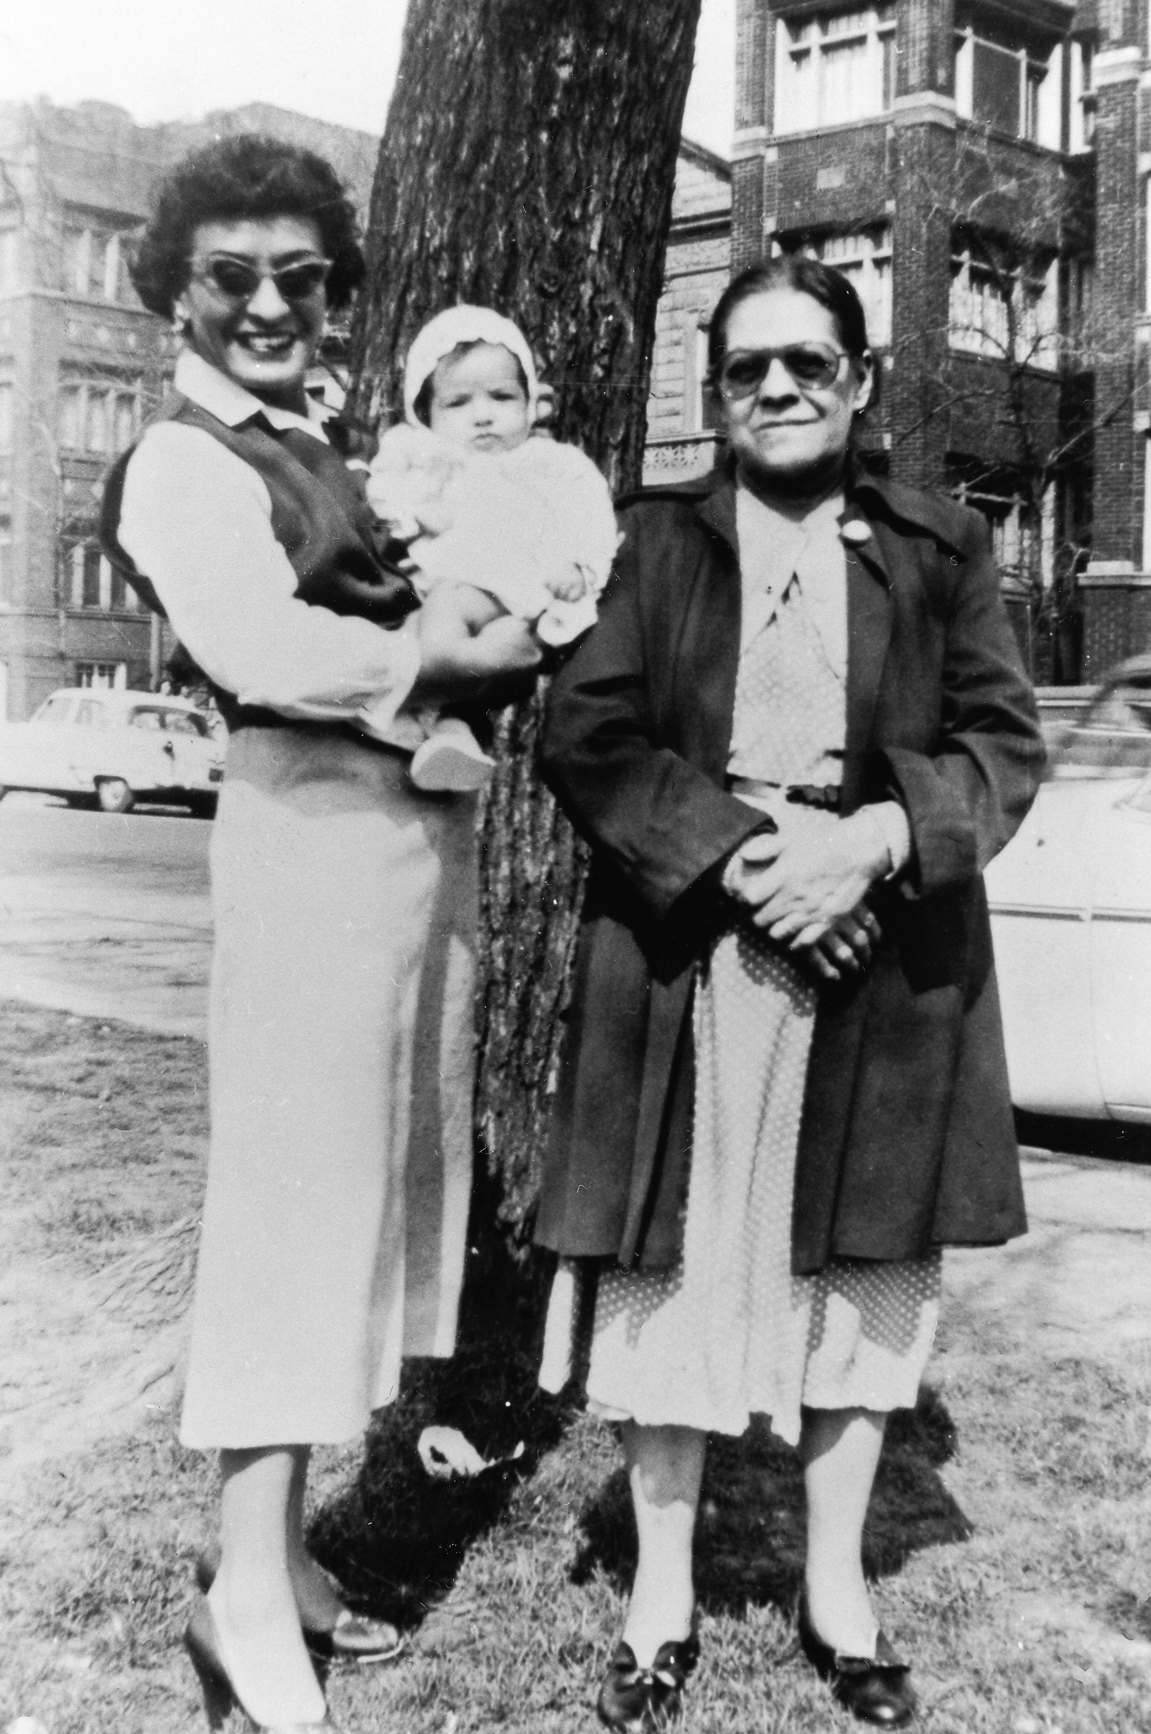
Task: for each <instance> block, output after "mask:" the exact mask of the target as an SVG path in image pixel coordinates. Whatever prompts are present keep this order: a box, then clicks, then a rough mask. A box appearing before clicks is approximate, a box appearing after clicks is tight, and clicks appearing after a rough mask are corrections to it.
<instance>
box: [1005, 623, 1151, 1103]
mask: <svg viewBox="0 0 1151 1734" xmlns="http://www.w3.org/2000/svg"><path fill="white" fill-rule="evenodd" d="M1049 744H1050V750H1051V759H1050V763H1049V766H1048V773H1047V779H1046V781H1045V782H1044V783H1043V785H1042V787H1041V788H1040V790H1039V797H1038V799H1037V800H1036V803H1035V805H1034V807H1033V808H1032V810H1031V812H1030V813H1029V814H1028V816H1027V818H1026V820H1025V821H1024V823H1023V825H1022V826H1021V827H1020V829H1019V832H1018V834H1017V835H1016V836H1015V837H1014V838H1013V839H1012V841H1011V842H1010V843H1009V844H1008V846H1007V848H1006V849H1005V850H1004V851H1003V853H1002V854H1001V855H1000V856H999V857H998V858H997V859H996V860H995V861H993V862H992V864H991V866H990V868H989V869H988V872H987V890H988V897H989V900H990V904H991V929H992V934H993V937H994V943H995V959H996V967H997V970H998V975H999V989H1000V995H1001V998H1002V1002H1003V1022H1004V1030H1005V1034H1006V1039H1007V1065H1008V1070H1009V1072H1010V1075H1011V1094H1012V1099H1013V1101H1014V1102H1015V1105H1016V1106H1017V1107H1019V1108H1027V1109H1030V1110H1031V1111H1033V1112H1036V1113H1047V1114H1065V1115H1069V1116H1077V1117H1081V1118H1085V1119H1104V1118H1111V1119H1116V1120H1128V1121H1142V1122H1147V1123H1151V657H1138V658H1135V659H1133V660H1132V661H1130V662H1126V663H1123V664H1121V665H1120V666H1119V668H1117V669H1116V670H1115V671H1114V672H1113V673H1112V674H1111V675H1110V676H1109V677H1108V679H1107V680H1106V681H1105V682H1104V683H1103V685H1102V686H1101V687H1100V688H1099V689H1098V691H1097V692H1096V693H1095V695H1094V697H1093V698H1091V700H1090V701H1089V702H1088V703H1087V705H1086V707H1085V708H1084V709H1083V710H1082V711H1081V712H1080V713H1079V714H1078V715H1075V716H1073V717H1072V718H1071V719H1070V720H1066V721H1064V722H1063V723H1062V725H1061V726H1060V727H1059V728H1058V729H1057V730H1052V731H1051V737H1050V741H1049Z"/></svg>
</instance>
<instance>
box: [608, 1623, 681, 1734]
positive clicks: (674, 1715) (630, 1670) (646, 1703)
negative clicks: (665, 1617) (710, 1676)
mask: <svg viewBox="0 0 1151 1734" xmlns="http://www.w3.org/2000/svg"><path fill="white" fill-rule="evenodd" d="M698 1661H699V1639H698V1637H697V1636H696V1633H695V1630H694V1628H693V1630H692V1631H691V1633H690V1635H689V1636H688V1637H686V1638H681V1639H680V1640H679V1642H678V1643H673V1644H661V1645H660V1647H659V1649H658V1650H657V1651H656V1653H655V1660H654V1661H653V1662H652V1665H651V1667H650V1668H641V1667H640V1666H639V1663H638V1662H637V1661H636V1659H635V1652H634V1650H633V1649H632V1647H631V1645H630V1644H625V1643H624V1642H623V1640H622V1639H621V1640H620V1642H619V1643H618V1644H617V1645H616V1649H615V1654H614V1655H613V1657H612V1659H611V1661H610V1662H609V1663H608V1670H607V1673H606V1674H605V1675H604V1678H603V1685H602V1686H601V1687H600V1689H599V1698H598V1699H597V1701H596V1712H597V1714H598V1716H599V1719H600V1721H601V1722H602V1723H603V1724H604V1725H605V1727H608V1728H619V1729H622V1730H623V1734H661V1730H663V1729H664V1728H667V1727H668V1726H669V1724H670V1723H672V1722H675V1721H678V1719H679V1717H680V1715H681V1714H682V1711H683V1703H682V1695H683V1689H684V1686H685V1685H686V1684H687V1679H688V1676H689V1674H691V1673H692V1671H693V1670H694V1668H695V1665H696V1663H697V1662H698Z"/></svg>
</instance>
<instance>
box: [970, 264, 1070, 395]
mask: <svg viewBox="0 0 1151 1734" xmlns="http://www.w3.org/2000/svg"><path fill="white" fill-rule="evenodd" d="M950 342H951V347H952V349H965V350H967V351H968V353H969V354H972V355H985V356H989V357H990V358H992V359H993V360H997V361H1007V362H1010V363H1011V364H1012V365H1013V366H1016V367H1036V368H1043V369H1055V368H1057V367H1058V365H1059V268H1058V262H1057V260H1056V259H1055V258H1054V257H1053V256H1051V255H1047V256H1046V257H1043V258H1036V259H1031V260H1028V261H1026V262H1025V263H1024V264H1019V263H1017V262H1015V261H1005V260H1002V259H999V258H997V257H995V254H994V251H993V249H992V248H991V247H989V246H984V245H981V244H980V243H979V241H978V239H977V238H975V237H971V236H966V237H965V236H963V235H962V234H960V235H958V236H957V237H956V242H955V250H954V252H953V254H952V259H951V309H950Z"/></svg>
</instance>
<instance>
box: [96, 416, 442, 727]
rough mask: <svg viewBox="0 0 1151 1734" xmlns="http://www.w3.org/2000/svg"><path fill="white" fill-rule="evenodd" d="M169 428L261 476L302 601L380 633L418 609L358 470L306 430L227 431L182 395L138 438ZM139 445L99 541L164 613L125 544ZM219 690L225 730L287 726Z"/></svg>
mask: <svg viewBox="0 0 1151 1734" xmlns="http://www.w3.org/2000/svg"><path fill="white" fill-rule="evenodd" d="M163 421H174V422H180V423H182V424H183V425H184V426H185V427H197V428H202V429H203V431H204V432H205V433H208V434H211V436H212V438H213V439H215V440H218V441H219V442H220V444H221V445H222V446H226V447H227V448H228V450H229V451H231V452H235V454H236V456H237V457H238V458H242V459H243V461H244V462H245V463H246V464H250V465H251V466H252V468H253V469H254V470H255V471H256V472H257V474H258V475H259V476H261V477H262V479H263V481H264V483H265V485H266V487H267V489H268V493H269V495H270V496H271V501H272V534H273V535H274V536H275V538H276V540H277V542H279V544H280V546H281V547H282V548H283V550H284V552H285V554H286V555H287V556H288V559H289V560H290V561H291V564H292V570H293V571H294V572H295V574H296V579H297V583H296V595H297V596H298V597H299V598H300V600H301V601H303V602H308V603H312V604H313V605H315V606H318V607H322V608H329V609H331V610H332V612H333V613H335V614H353V615H357V616H359V617H361V618H363V619H365V620H371V621H373V622H374V623H375V624H376V625H377V626H384V627H394V626H398V625H400V623H401V622H402V621H403V620H405V619H406V618H407V616H408V615H409V614H410V613H411V612H412V611H413V609H415V608H417V607H418V606H419V602H418V598H417V596H416V593H415V591H414V590H413V588H412V586H411V584H410V583H409V581H408V579H407V578H406V577H405V576H404V574H403V573H402V572H401V571H399V570H398V568H397V567H396V565H395V564H394V562H393V560H392V559H391V558H390V556H389V552H388V550H387V535H386V532H385V531H384V530H383V528H382V527H381V526H380V524H379V522H378V520H377V519H376V517H375V516H374V514H373V512H372V510H371V507H370V506H369V505H368V502H367V499H366V497H365V494H364V491H363V486H362V483H361V482H360V481H359V479H358V477H357V474H356V472H355V471H353V470H349V469H348V467H347V465H346V464H345V462H344V460H343V458H342V457H341V456H340V454H339V453H338V452H337V451H335V450H334V449H333V448H332V447H331V446H329V445H326V444H325V443H324V442H323V441H322V440H318V439H315V438H314V437H313V436H312V435H311V434H308V433H305V432H304V430H303V429H302V428H287V429H280V428H274V427H273V426H272V424H271V423H270V422H268V421H266V420H265V419H264V417H263V415H262V414H259V413H257V414H255V415H253V416H251V417H250V418H249V419H248V420H247V421H244V422H241V423H240V424H239V426H237V427H228V426H227V425H226V424H225V423H224V422H222V421H218V420H217V419H216V417H215V416H214V415H209V413H208V411H207V410H205V409H201V408H200V406H199V405H198V404H195V403H193V402H192V401H191V399H190V398H187V397H184V396H183V395H182V394H181V393H179V392H175V393H173V395H172V396H171V397H169V398H168V399H167V400H166V401H165V403H164V404H163V405H162V406H161V408H160V409H159V410H158V411H157V413H156V414H155V415H154V416H153V417H151V419H150V420H149V422H148V423H147V424H146V426H145V428H144V429H143V430H142V432H141V434H140V436H139V437H140V438H141V439H142V438H143V435H144V433H146V432H147V429H148V428H149V427H152V426H154V425H155V424H156V423H157V422H163ZM138 443H139V440H137V441H134V442H133V444H132V445H131V446H130V447H129V448H128V450H127V451H126V452H124V453H123V454H122V455H121V456H120V457H119V458H117V460H116V462H115V463H114V464H113V465H112V468H111V469H110V470H109V472H108V475H107V477H106V479H105V482H104V498H103V504H102V507H101V512H100V543H101V546H102V548H103V550H104V553H105V554H106V555H107V557H108V559H109V560H110V561H111V563H112V564H113V566H115V567H116V569H117V571H119V572H121V573H122V574H123V576H124V579H125V581H126V582H127V583H128V584H130V585H131V586H132V588H133V590H135V591H136V593H137V595H138V596H140V598H141V599H142V600H143V601H144V602H145V603H146V604H147V606H148V607H149V608H152V609H154V610H155V612H156V613H157V614H163V613H164V607H163V604H162V603H161V601H160V598H159V597H158V595H157V594H156V590H155V587H154V585H153V584H152V581H151V579H150V578H149V577H148V576H147V574H146V573H143V572H140V571H138V570H137V568H136V565H135V562H134V561H133V559H132V557H131V555H130V554H129V553H128V552H127V550H126V549H124V548H123V547H121V545H120V539H119V529H120V510H121V505H122V502H123V494H124V474H125V471H126V470H127V467H128V462H129V460H130V458H131V456H132V453H133V452H134V451H135V449H136V445H137V444H138ZM213 690H214V691H215V696H216V702H217V703H218V705H219V707H220V710H221V712H222V713H223V715H224V717H225V720H226V721H227V723H228V726H229V728H235V727H237V726H239V725H241V724H244V723H256V722H258V723H262V724H279V723H282V722H283V721H284V719H283V718H281V717H278V716H276V715H275V713H273V712H271V711H255V710H254V709H253V708H252V707H250V706H240V705H238V704H237V703H236V699H235V696H234V695H233V694H230V693H223V692H220V691H218V690H216V689H215V688H214V689H213Z"/></svg>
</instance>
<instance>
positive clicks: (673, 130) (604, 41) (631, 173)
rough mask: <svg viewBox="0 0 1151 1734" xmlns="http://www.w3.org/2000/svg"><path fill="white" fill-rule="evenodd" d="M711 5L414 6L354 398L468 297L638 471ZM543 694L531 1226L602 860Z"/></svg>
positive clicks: (534, 801)
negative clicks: (552, 1091) (580, 939)
mask: <svg viewBox="0 0 1151 1734" xmlns="http://www.w3.org/2000/svg"><path fill="white" fill-rule="evenodd" d="M699 7H700V0H644V3H643V4H642V5H637V4H636V3H635V0H410V5H409V11H408V18H407V24H406V28H405V33H404V43H403V53H402V58H401V63H400V71H399V78H398V81H397V86H396V92H395V96H394V97H393V100H392V105H391V110H390V113H389V115H388V124H387V130H386V133H385V135H384V139H383V143H382V145H381V148H380V158H379V164H378V168H377V172H376V180H375V185H374V189H373V193H372V202H371V212H370V218H369V228H368V267H369V279H368V285H367V288H366V291H365V293H364V295H363V296H362V298H361V303H360V307H359V310H358V314H357V319H356V323H355V327H354V330H353V337H352V371H353V379H354V382H355V383H354V386H353V393H352V407H353V409H354V410H355V411H356V412H358V413H359V414H360V415H362V416H365V417H367V418H368V419H370V420H372V421H379V420H387V419H394V418H395V417H396V416H397V415H398V414H399V413H400V405H401V403H402V395H401V379H402V357H403V355H404V354H405V352H406V350H407V346H408V344H409V343H410V341H411V339H412V338H413V337H414V335H415V333H416V332H417V330H418V329H419V328H420V326H421V325H422V324H423V323H424V321H425V320H426V319H428V318H429V317H430V316H431V315H432V314H434V313H436V312H438V311H439V310H440V309H441V308H444V307H448V306H451V305H453V304H455V303H457V302H460V301H470V302H478V303H481V304H483V305H486V306H490V307H494V308H496V309H497V310H498V311H499V312H501V313H505V314H507V315H508V316H509V317H511V318H512V319H514V320H516V322H517V323H518V324H519V325H520V326H521V327H522V329H523V330H524V332H525V334H526V335H527V337H528V340H529V342H530V343H531V344H532V347H533V349H534V350H535V351H536V354H537V359H538V360H539V362H540V364H541V373H542V377H543V378H544V379H545V380H547V381H549V382H550V383H551V384H552V385H553V386H554V388H555V394H556V397H555V416H554V422H553V426H554V430H555V433H556V436H557V437H558V438H560V439H564V440H572V441H575V442H577V443H578V444H580V445H581V446H582V447H583V449H584V450H585V451H586V452H587V453H588V454H589V456H591V457H592V458H593V459H594V460H595V461H596V462H597V463H598V464H599V465H600V467H601V469H602V470H603V471H604V473H605V475H606V476H607V477H608V480H609V482H610V483H611V484H612V486H613V487H615V488H617V489H618V488H622V487H627V486H631V485H634V484H635V483H636V482H637V481H638V480H639V475H640V466H641V459H642V451H643V441H644V432H645V426H644V423H645V413H644V412H645V404H646V400H647V392H648V381H649V375H650V364H651V345H652V338H653V333H654V329H655V314H656V304H657V301H658V299H659V293H660V287H661V282H662V276H663V262H664V252H665V247H666V241H667V233H668V227H669V224H670V220H671V198H672V191H673V186H674V180H675V166H676V154H677V149H678V144H679V137H680V125H681V121H682V116H683V106H684V99H685V97H686V94H687V87H688V82H689V79H690V76H691V68H692V49H693V44H694V40H695V29H696V24H697V20H698V15H699ZM539 721H540V695H539V694H537V695H536V697H535V699H534V700H532V701H531V702H529V703H528V704H525V705H522V706H520V707H518V709H517V710H516V711H515V712H512V713H508V714H506V715H505V716H504V717H503V718H502V719H501V722H500V725H499V728H498V742H497V748H498V761H499V763H498V769H497V773H496V776H495V779H494V782H493V785H492V788H491V791H490V793H489V796H488V798H487V800H486V803H485V808H484V812H483V814H482V816H481V872H482V889H481V916H482V926H483V940H482V956H481V969H482V982H483V993H482V1000H481V1006H482V1010H481V1016H480V1077H479V1091H478V1100H477V1133H478V1136H479V1140H480V1144H481V1148H482V1150H483V1151H484V1152H485V1153H486V1158H487V1162H488V1165H489V1171H490V1172H492V1173H493V1174H495V1175H497V1176H498V1179H499V1182H500V1191H501V1199H500V1205H499V1208H500V1213H501V1216H502V1218H503V1220H504V1221H505V1223H507V1224H508V1225H509V1226H510V1228H511V1231H512V1234H513V1236H516V1235H522V1233H523V1230H524V1227H525V1224H526V1221H527V1219H528V1216H529V1214H530V1207H531V1203H532V1200H533V1197H534V1192H535V1187H536V1181H537V1176H538V1164H539V1157H540V1150H541V1145H542V1141H543V1133H544V1126H545V1122H546V1116H547V1097H548V1091H549V1085H550V1083H551V1080H552V1078H553V1076H554V1071H555V1065H556V1058H557V1050H558V1040H559V1034H560V1016H561V1012H562V1008H563V1003H564V999H565V996H566V992H567V983H568V974H569V964H570V954H571V949H572V942H573V939H574V932H575V922H576V918H577V912H578V900H579V891H580V880H581V875H582V854H581V850H580V848H579V846H578V845H577V844H576V842H575V840H574V839H573V837H572V835H571V832H570V829H569V827H568V826H567V824H566V822H564V821H563V819H562V817H561V816H560V815H558V814H557V812H556V810H555V807H554V804H553V803H552V801H551V798H550V797H549V796H548V794H547V793H546V791H545V790H544V789H543V788H542V787H541V785H540V784H539V781H538V779H537V777H536V775H535V771H534V756H535V747H536V741H537V737H538V731H539Z"/></svg>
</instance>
